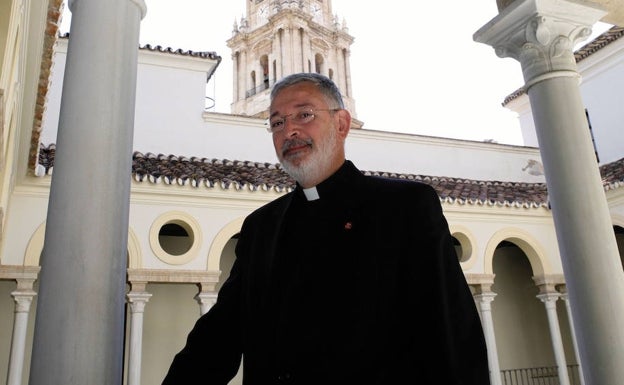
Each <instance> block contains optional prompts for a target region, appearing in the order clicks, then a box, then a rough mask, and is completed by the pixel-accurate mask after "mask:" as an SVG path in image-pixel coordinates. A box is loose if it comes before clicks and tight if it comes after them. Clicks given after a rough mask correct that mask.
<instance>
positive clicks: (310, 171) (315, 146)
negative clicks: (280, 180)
mask: <svg viewBox="0 0 624 385" xmlns="http://www.w3.org/2000/svg"><path fill="white" fill-rule="evenodd" d="M303 143H305V144H307V145H309V146H311V147H312V152H311V153H310V154H309V156H308V157H307V158H305V159H303V160H297V159H294V160H293V161H291V160H288V159H285V158H284V157H283V155H281V154H279V155H278V158H279V160H280V162H281V164H282V168H283V169H284V170H285V171H286V172H287V173H288V175H290V176H291V177H292V178H294V179H295V180H296V181H297V182H298V183H299V184H300V185H303V186H311V185H312V184H317V183H320V182H322V180H323V179H324V178H323V177H327V175H326V174H327V170H328V169H329V168H330V167H332V163H333V159H334V157H335V155H336V153H337V152H338V151H339V146H340V144H339V140H338V134H337V132H336V130H335V129H331V130H329V133H328V134H327V135H326V136H325V137H324V138H323V139H322V140H321V141H320V142H318V143H314V142H313V141H312V139H308V140H303V139H293V140H292V141H288V142H286V143H285V144H284V147H285V148H286V149H287V148H288V147H289V146H296V145H300V144H303ZM321 178H323V179H321Z"/></svg>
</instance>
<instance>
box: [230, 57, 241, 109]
mask: <svg viewBox="0 0 624 385" xmlns="http://www.w3.org/2000/svg"><path fill="white" fill-rule="evenodd" d="M240 56H241V54H240V52H237V53H235V54H233V55H232V74H233V75H234V76H232V77H233V78H234V85H233V86H232V101H233V102H234V103H236V102H238V101H239V100H241V99H242V98H241V93H240V89H241V87H240V72H239V70H238V69H239V67H240Z"/></svg>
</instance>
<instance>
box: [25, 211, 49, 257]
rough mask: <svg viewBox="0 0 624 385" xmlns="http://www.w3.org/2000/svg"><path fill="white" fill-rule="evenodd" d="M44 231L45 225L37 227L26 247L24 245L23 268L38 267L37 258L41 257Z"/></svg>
mask: <svg viewBox="0 0 624 385" xmlns="http://www.w3.org/2000/svg"><path fill="white" fill-rule="evenodd" d="M45 229H46V223H45V222H43V223H42V224H40V225H39V227H37V230H35V232H34V233H33V235H32V236H31V237H30V240H28V245H26V253H25V255H24V265H25V266H39V258H40V257H41V252H42V251H43V241H44V240H45Z"/></svg>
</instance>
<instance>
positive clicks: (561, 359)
mask: <svg viewBox="0 0 624 385" xmlns="http://www.w3.org/2000/svg"><path fill="white" fill-rule="evenodd" d="M537 297H538V298H539V299H540V300H541V301H542V302H544V306H546V316H547V317H548V328H549V329H550V340H551V342H552V347H553V351H554V352H555V361H556V362H557V372H558V373H559V384H560V385H570V378H569V376H568V365H567V364H566V359H565V352H564V350H563V341H562V340H561V329H560V328H559V318H558V317H557V307H556V304H557V302H556V301H557V298H558V297H559V295H558V294H553V293H547V294H538V295H537Z"/></svg>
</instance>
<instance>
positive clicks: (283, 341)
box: [163, 161, 489, 385]
mask: <svg viewBox="0 0 624 385" xmlns="http://www.w3.org/2000/svg"><path fill="white" fill-rule="evenodd" d="M317 189H318V191H319V194H320V199H319V200H317V201H312V202H308V201H306V199H305V198H304V195H303V193H302V190H301V188H300V187H299V186H298V187H297V188H296V189H295V191H293V192H291V193H289V194H286V195H285V196H283V197H280V198H278V199H276V200H275V201H273V202H270V203H268V204H267V205H265V206H263V207H261V208H259V209H257V210H256V211H254V212H253V213H251V214H250V215H249V216H248V217H247V218H246V219H245V222H244V224H243V227H242V230H241V233H240V238H239V240H238V243H237V246H236V256H237V259H236V262H235V263H234V266H233V267H232V271H231V274H230V277H229V278H228V280H227V281H226V282H225V284H224V285H223V288H222V289H221V291H220V292H219V296H218V300H217V303H216V304H215V305H214V306H213V307H212V309H211V310H210V311H209V312H208V313H207V314H205V315H204V316H202V317H201V318H200V319H199V320H198V322H197V323H196V325H195V327H194V328H193V330H192V331H191V333H190V334H189V336H188V340H187V344H186V346H185V347H184V348H183V350H182V351H180V352H179V353H178V354H177V355H176V357H175V358H174V361H173V363H172V365H171V368H170V369H169V373H168V374H167V377H166V378H165V381H164V382H163V384H165V385H170V384H208V385H220V384H223V385H225V384H227V383H228V381H229V380H230V379H231V378H232V377H233V376H234V375H235V374H236V372H237V370H238V367H239V364H240V359H241V356H242V357H244V358H243V360H244V365H243V377H244V380H243V381H244V384H245V385H268V384H297V385H300V384H306V385H307V384H310V385H312V384H314V385H319V384H324V385H330V384H344V385H368V384H370V385H409V384H419V385H429V384H431V385H434V384H435V385H460V384H461V385H487V384H489V374H488V365H487V355H486V348H485V342H484V338H483V332H482V328H481V323H480V320H479V316H478V313H477V311H476V308H475V304H474V300H473V298H472V295H471V293H470V291H469V288H468V286H467V284H466V281H465V278H464V275H463V273H462V271H461V267H460V265H459V262H458V258H457V255H456V252H455V250H454V247H453V243H452V240H451V236H450V233H449V230H448V224H447V222H446V220H445V218H444V216H443V214H442V209H441V205H440V201H439V198H438V196H437V194H436V193H435V191H434V190H433V189H432V188H431V187H430V186H428V185H425V184H422V183H417V182H413V181H406V180H397V179H386V178H380V177H369V176H364V175H363V174H362V173H361V172H360V171H358V170H357V169H356V168H355V166H354V165H353V164H352V163H351V162H349V161H347V162H345V164H344V166H343V167H342V168H341V169H340V170H339V171H337V172H336V173H335V174H334V175H333V176H331V177H330V178H329V179H328V180H326V181H324V182H323V183H321V184H320V185H319V186H317Z"/></svg>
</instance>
